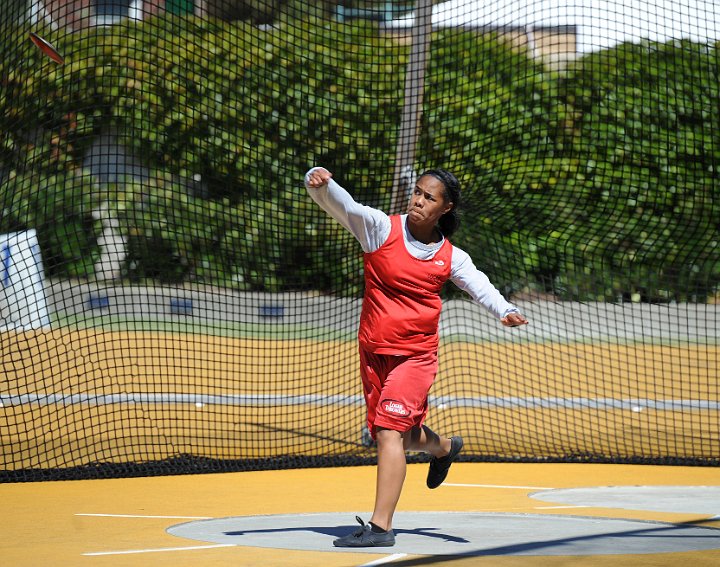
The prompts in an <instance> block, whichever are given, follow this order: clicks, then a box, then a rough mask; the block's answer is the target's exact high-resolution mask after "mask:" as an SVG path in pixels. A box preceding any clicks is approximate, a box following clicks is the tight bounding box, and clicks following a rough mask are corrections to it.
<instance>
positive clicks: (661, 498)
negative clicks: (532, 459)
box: [530, 486, 720, 516]
mask: <svg viewBox="0 0 720 567" xmlns="http://www.w3.org/2000/svg"><path fill="white" fill-rule="evenodd" d="M530 496H531V497H532V498H534V499H536V500H542V501H543V502H552V503H557V504H572V505H575V506H588V507H593V508H621V509H623V510H647V511H651V512H671V513H678V514H707V515H709V516H716V515H720V486H594V487H592V488H558V489H554V490H543V491H542V492H535V493H533V494H531V495H530Z"/></svg>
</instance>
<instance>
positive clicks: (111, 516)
mask: <svg viewBox="0 0 720 567" xmlns="http://www.w3.org/2000/svg"><path fill="white" fill-rule="evenodd" d="M75 515H76V516H91V517H93V518H151V519H159V520H210V519H212V516H141V515H134V514H75Z"/></svg>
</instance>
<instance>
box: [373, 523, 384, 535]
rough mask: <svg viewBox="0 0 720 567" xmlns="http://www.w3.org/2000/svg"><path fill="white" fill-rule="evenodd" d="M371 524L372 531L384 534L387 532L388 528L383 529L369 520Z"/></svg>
mask: <svg viewBox="0 0 720 567" xmlns="http://www.w3.org/2000/svg"><path fill="white" fill-rule="evenodd" d="M368 524H370V531H371V532H372V533H374V534H384V533H387V530H383V529H382V528H380V527H378V526H376V525H375V524H373V523H372V522H368Z"/></svg>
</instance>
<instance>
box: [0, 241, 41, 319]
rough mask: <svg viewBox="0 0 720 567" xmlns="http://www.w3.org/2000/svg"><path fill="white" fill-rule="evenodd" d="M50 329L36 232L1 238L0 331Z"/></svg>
mask: <svg viewBox="0 0 720 567" xmlns="http://www.w3.org/2000/svg"><path fill="white" fill-rule="evenodd" d="M49 326H50V318H49V316H48V310H47V303H46V301H45V277H44V272H43V267H42V257H41V255H40V247H39V246H38V241H37V235H36V233H35V229H31V230H28V231H25V232H13V233H10V234H1V235H0V330H7V329H17V330H25V329H40V328H43V327H49Z"/></svg>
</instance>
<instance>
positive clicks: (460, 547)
mask: <svg viewBox="0 0 720 567" xmlns="http://www.w3.org/2000/svg"><path fill="white" fill-rule="evenodd" d="M369 517H370V514H366V515H365V519H366V520H367V519H368V518H369ZM357 527H358V524H356V523H354V516H353V514H351V513H325V514H279V515H269V516H238V517H230V518H216V519H210V520H200V521H193V522H187V523H183V524H178V525H175V526H172V527H170V528H168V530H167V532H168V533H169V534H171V535H174V536H177V537H182V538H186V539H191V540H199V541H203V542H213V543H221V544H234V545H239V546H248V547H264V548H274V549H293V550H303V551H328V552H333V551H334V552H347V551H356V552H357V551H362V552H367V553H376V554H377V553H383V552H387V553H388V554H390V553H407V554H414V555H458V556H466V557H467V556H480V555H535V556H549V555H618V554H651V553H670V552H680V551H698V550H712V549H720V530H718V529H713V528H707V527H700V526H693V525H676V524H670V523H663V522H649V521H637V520H625V519H614V518H590V517H583V516H556V515H545V514H543V515H540V514H499V513H479V512H399V513H397V514H396V515H395V521H394V529H395V534H396V538H397V542H396V544H395V546H394V547H385V548H360V549H352V550H349V549H348V548H335V547H333V545H332V542H333V540H334V539H335V538H337V537H340V536H343V535H345V534H347V533H348V532H350V531H352V530H354V529H355V528H357Z"/></svg>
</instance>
